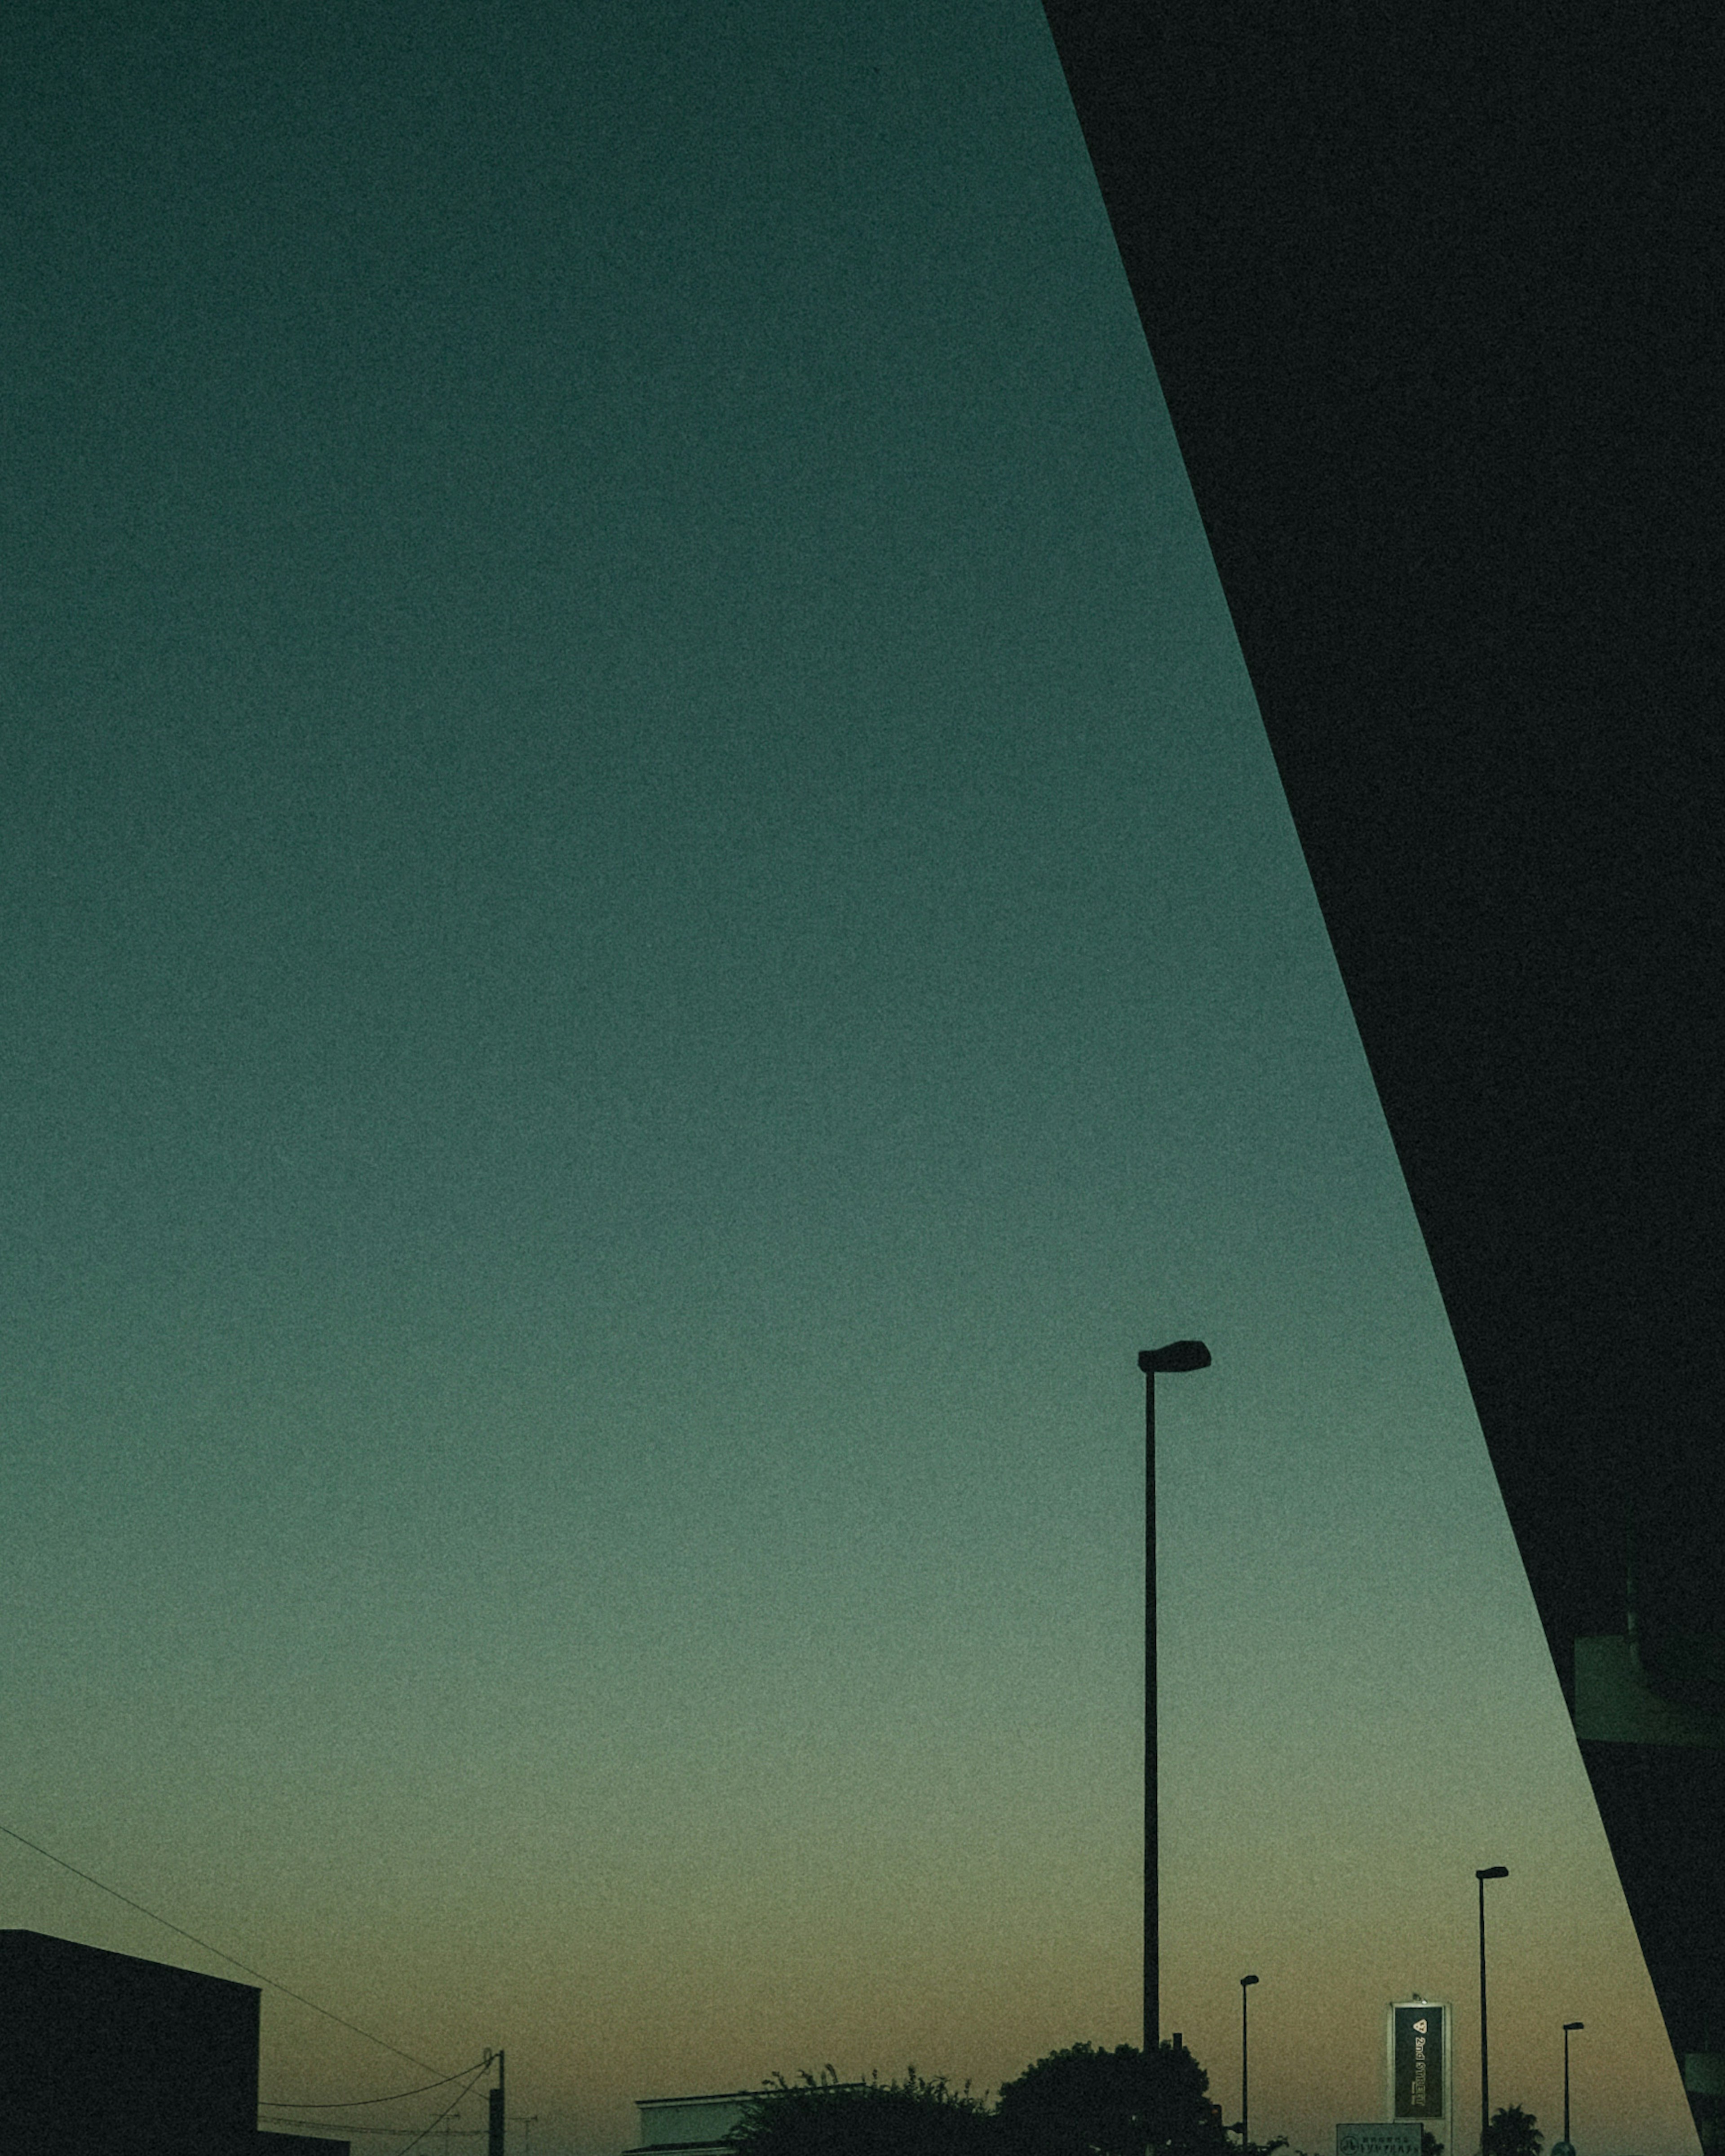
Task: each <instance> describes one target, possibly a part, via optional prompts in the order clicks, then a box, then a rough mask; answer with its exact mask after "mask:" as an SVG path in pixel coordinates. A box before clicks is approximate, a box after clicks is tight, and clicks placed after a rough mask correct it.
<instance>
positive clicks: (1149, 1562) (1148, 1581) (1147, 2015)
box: [1138, 1340, 1210, 2056]
mask: <svg viewBox="0 0 1725 2156" xmlns="http://www.w3.org/2000/svg"><path fill="white" fill-rule="evenodd" d="M1209 1366H1210V1351H1209V1348H1208V1347H1205V1346H1204V1342H1203V1341H1201V1340H1171V1341H1169V1342H1168V1345H1167V1347H1147V1348H1145V1350H1144V1351H1143V1353H1142V1354H1141V1355H1140V1356H1139V1358H1138V1368H1140V1369H1141V1370H1142V1372H1143V1373H1144V2051H1145V2055H1146V2056H1149V2055H1150V2054H1151V2053H1153V2051H1155V2050H1156V2048H1157V2046H1158V2044H1160V2043H1161V2041H1162V1994H1161V1983H1162V1965H1161V1958H1160V1948H1159V1945H1158V1937H1159V1927H1160V1922H1161V1913H1162V1912H1161V1907H1160V1902H1159V1900H1158V1894H1159V1890H1160V1871H1159V1858H1158V1844H1157V1816H1156V1378H1157V1373H1158V1371H1162V1370H1207V1369H1209Z"/></svg>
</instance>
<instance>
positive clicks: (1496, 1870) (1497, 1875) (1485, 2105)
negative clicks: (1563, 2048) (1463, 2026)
mask: <svg viewBox="0 0 1725 2156" xmlns="http://www.w3.org/2000/svg"><path fill="white" fill-rule="evenodd" d="M1473 1876H1474V1877H1475V1878H1476V1879H1477V1880H1478V1881H1479V1882H1480V2151H1481V2156H1485V2150H1486V2146H1487V2143H1488V2141H1489V2138H1490V2135H1491V2051H1490V2049H1489V2047H1488V2046H1487V2045H1486V1881H1487V1880H1488V1879H1507V1878H1508V1876H1509V1866H1507V1864H1488V1865H1487V1866H1486V1869H1485V1870H1484V1871H1476V1872H1475V1874H1474V1875H1473Z"/></svg>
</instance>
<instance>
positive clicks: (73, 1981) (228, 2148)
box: [0, 1931, 349, 2156]
mask: <svg viewBox="0 0 1725 2156" xmlns="http://www.w3.org/2000/svg"><path fill="white" fill-rule="evenodd" d="M258 2019H259V1993H258V1991H257V1989H256V1988H255V1987H254V1986H253V1985H251V1984H232V1983H229V1982H228V1979H226V1978H225V1977H219V1976H204V1975H202V1974H199V1973H198V1971H197V1970H195V1969H175V1968H172V1967H171V1966H170V1965H168V1964H167V1963H163V1962H156V1961H141V1960H139V1959H137V1958H135V1957H134V1956H133V1955H131V1954H120V1953H108V1952H106V1951H105V1949H104V1948H100V1947H86V1946H80V1945H78V1944H77V1943H75V1942H74V1941H73V1940H71V1939H57V1938H51V1937H49V1935H48V1934H47V1933H43V1932H25V1931H0V2146H3V2147H5V2148H16V2149H18V2150H19V2151H21V2152H23V2151H28V2156H302V2152H305V2151H309V2150H312V2149H316V2150H317V2151H318V2152H320V2156H331V2152H332V2151H333V2152H335V2156H347V2148H348V2145H349V2144H348V2143H347V2142H345V2141H327V2140H324V2139H322V2138H318V2137H316V2136H307V2135H303V2134H288V2133H262V2132H260V2131H259V2128H258V2123H257V2118H258Z"/></svg>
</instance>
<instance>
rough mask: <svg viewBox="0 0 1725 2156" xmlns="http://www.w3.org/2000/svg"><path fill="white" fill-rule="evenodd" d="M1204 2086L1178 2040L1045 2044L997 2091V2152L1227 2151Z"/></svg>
mask: <svg viewBox="0 0 1725 2156" xmlns="http://www.w3.org/2000/svg"><path fill="white" fill-rule="evenodd" d="M1209 2085H1210V2080H1209V2075H1208V2074H1207V2073H1206V2072H1205V2071H1204V2068H1203V2067H1202V2066H1199V2063H1198V2061H1197V2060H1196V2059H1194V2057H1193V2056H1192V2054H1191V2053H1190V2052H1189V2051H1188V2050H1187V2049H1186V2047H1185V2046H1184V2045H1180V2046H1175V2045H1173V2044H1163V2045H1161V2046H1158V2049H1157V2050H1156V2051H1153V2052H1151V2053H1150V2054H1149V2055H1148V2056H1146V2054H1145V2053H1143V2052H1142V2051H1138V2050H1137V2049H1136V2048H1135V2047H1134V2046H1132V2045H1130V2044H1122V2045H1120V2046H1117V2048H1116V2049H1115V2050H1113V2051H1097V2050H1096V2049H1095V2048H1094V2046H1091V2045H1089V2044H1074V2045H1072V2046H1070V2047H1069V2048H1068V2049H1066V2050H1065V2051H1050V2053H1049V2055H1048V2056H1047V2057H1046V2058H1045V2059H1039V2060H1037V2061H1036V2063H1035V2064H1034V2066H1027V2067H1026V2068H1025V2069H1024V2072H1023V2073H1021V2074H1020V2075H1019V2077H1018V2079H1017V2080H1016V2081H1012V2082H1007V2083H1006V2085H1005V2086H1004V2088H1002V2090H1001V2092H1000V2097H999V2102H998V2103H997V2104H996V2106H995V2109H994V2123H995V2127H996V2128H997V2140H998V2143H999V2156H1146V2151H1150V2152H1153V2156H1230V2148H1231V2144H1230V2142H1229V2139H1228V2132H1227V2128H1225V2127H1224V2125H1223V2123H1222V2113H1221V2110H1220V2107H1219V2106H1218V2105H1216V2104H1214V2103H1212V2102H1210V2101H1209V2094H1208V2092H1209Z"/></svg>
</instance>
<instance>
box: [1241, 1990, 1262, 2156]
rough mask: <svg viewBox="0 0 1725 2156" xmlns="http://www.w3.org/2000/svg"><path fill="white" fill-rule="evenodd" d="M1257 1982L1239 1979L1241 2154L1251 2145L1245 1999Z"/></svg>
mask: <svg viewBox="0 0 1725 2156" xmlns="http://www.w3.org/2000/svg"><path fill="white" fill-rule="evenodd" d="M1257 1981H1258V1979H1257V1978H1256V1977H1255V1976H1243V1977H1241V1979H1240V2148H1241V2151H1242V2156H1243V2152H1244V2151H1245V2150H1246V2149H1248V2148H1250V2147H1251V2145H1252V2131H1251V2116H1252V2114H1251V2109H1250V2104H1249V2102H1248V2100H1247V2093H1246V2092H1247V2089H1248V2087H1250V2083H1249V2082H1248V2081H1247V2078H1246V2061H1247V2052H1246V1997H1247V1993H1248V1991H1249V1989H1250V1986H1251V1985H1253V1984H1255V1983H1256V1982H1257Z"/></svg>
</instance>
